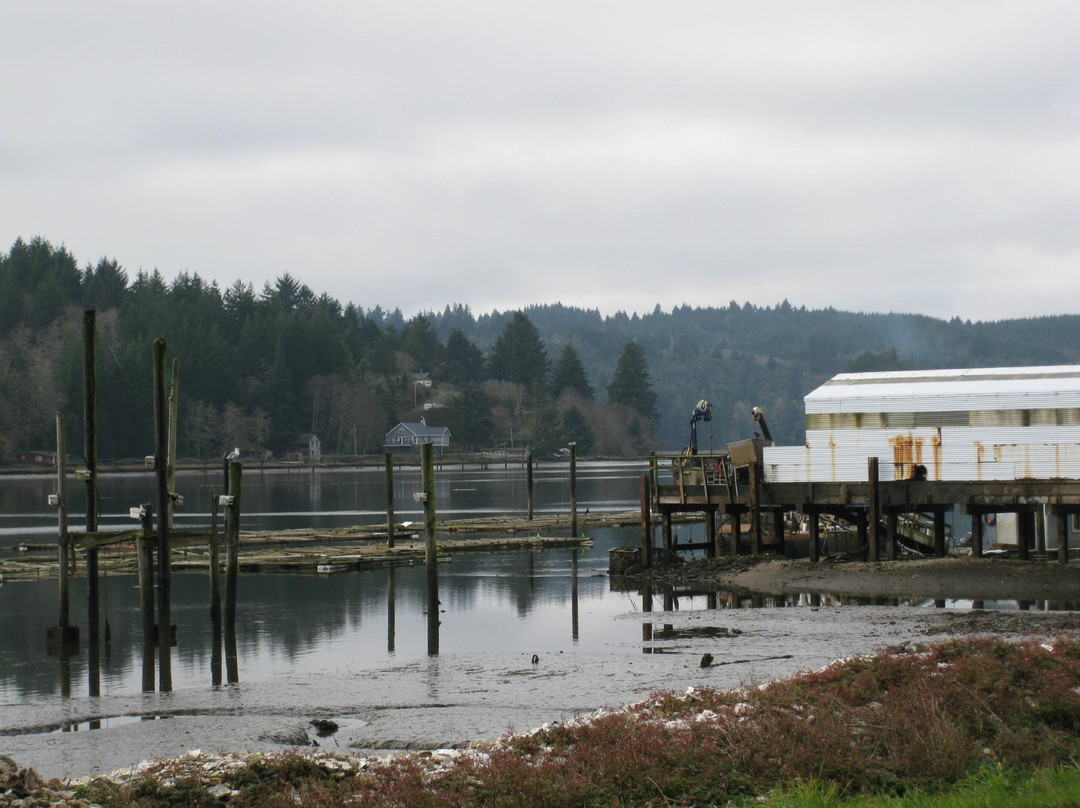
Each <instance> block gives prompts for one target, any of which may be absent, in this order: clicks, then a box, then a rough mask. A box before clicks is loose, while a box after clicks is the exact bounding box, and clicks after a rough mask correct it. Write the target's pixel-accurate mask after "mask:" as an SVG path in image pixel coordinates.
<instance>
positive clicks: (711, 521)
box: [705, 506, 716, 558]
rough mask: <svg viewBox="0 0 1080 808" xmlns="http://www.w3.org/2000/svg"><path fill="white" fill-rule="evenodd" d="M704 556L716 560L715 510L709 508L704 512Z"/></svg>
mask: <svg viewBox="0 0 1080 808" xmlns="http://www.w3.org/2000/svg"><path fill="white" fill-rule="evenodd" d="M705 541H706V542H707V543H708V545H709V546H708V547H706V548H705V555H706V556H707V557H708V558H716V508H715V507H712V506H710V507H709V508H707V509H706V511H705Z"/></svg>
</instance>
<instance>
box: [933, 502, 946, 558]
mask: <svg viewBox="0 0 1080 808" xmlns="http://www.w3.org/2000/svg"><path fill="white" fill-rule="evenodd" d="M934 552H935V553H937V555H938V558H944V557H945V556H947V555H948V554H949V550H948V548H947V547H946V546H945V511H943V510H941V509H940V508H938V509H937V510H935V511H934Z"/></svg>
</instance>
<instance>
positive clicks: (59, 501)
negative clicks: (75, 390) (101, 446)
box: [56, 413, 71, 632]
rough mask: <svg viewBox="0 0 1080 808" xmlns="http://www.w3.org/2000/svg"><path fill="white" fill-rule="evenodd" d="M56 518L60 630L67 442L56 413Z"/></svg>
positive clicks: (65, 600) (66, 594)
mask: <svg viewBox="0 0 1080 808" xmlns="http://www.w3.org/2000/svg"><path fill="white" fill-rule="evenodd" d="M56 518H57V521H58V522H59V525H58V528H59V534H60V535H59V541H58V544H59V548H58V553H59V559H58V561H59V562H60V565H59V572H60V623H59V627H60V630H61V632H63V631H64V630H65V629H67V627H68V624H69V620H70V610H71V606H70V603H71V602H70V590H69V587H68V547H69V544H70V541H71V537H70V536H69V535H68V511H67V442H66V439H65V436H64V416H63V415H61V414H60V413H56Z"/></svg>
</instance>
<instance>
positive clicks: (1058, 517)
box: [971, 505, 1069, 564]
mask: <svg viewBox="0 0 1080 808" xmlns="http://www.w3.org/2000/svg"><path fill="white" fill-rule="evenodd" d="M1053 513H1054V522H1055V524H1056V526H1057V560H1058V561H1059V562H1060V563H1062V564H1068V563H1069V522H1068V519H1069V514H1068V512H1067V511H1066V510H1065V509H1064V508H1062V507H1061V506H1060V505H1058V506H1057V507H1056V508H1055V509H1054V512H1053ZM974 532H975V531H972V537H971V542H972V547H974V546H975V536H974ZM979 533H980V539H981V534H982V531H981V530H980V531H979Z"/></svg>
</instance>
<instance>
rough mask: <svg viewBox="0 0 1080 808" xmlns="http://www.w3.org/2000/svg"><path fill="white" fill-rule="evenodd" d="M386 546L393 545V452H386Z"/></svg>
mask: <svg viewBox="0 0 1080 808" xmlns="http://www.w3.org/2000/svg"><path fill="white" fill-rule="evenodd" d="M386 546H387V547H393V546H394V453H393V452H387V453H386Z"/></svg>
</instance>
